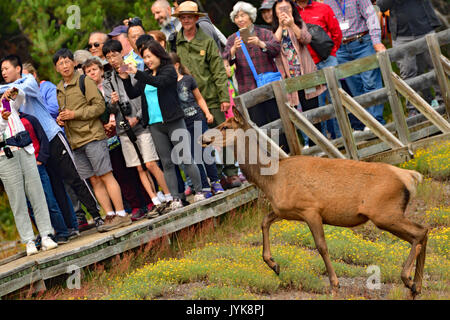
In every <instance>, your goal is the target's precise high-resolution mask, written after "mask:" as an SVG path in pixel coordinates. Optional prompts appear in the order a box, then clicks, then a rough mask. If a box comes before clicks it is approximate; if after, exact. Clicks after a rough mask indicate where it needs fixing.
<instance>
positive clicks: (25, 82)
mask: <svg viewBox="0 0 450 320" xmlns="http://www.w3.org/2000/svg"><path fill="white" fill-rule="evenodd" d="M13 87H16V88H18V89H20V90H22V91H23V92H24V93H25V99H26V100H25V103H24V104H23V105H22V106H21V107H20V109H19V111H20V112H24V113H28V114H31V115H32V116H34V117H36V118H37V119H38V120H39V122H40V124H41V126H42V127H43V128H44V131H45V134H46V135H47V138H48V141H52V139H53V138H54V137H55V136H56V135H57V134H58V132H63V130H62V129H61V127H60V126H58V124H57V123H56V121H55V119H53V118H52V116H51V115H50V112H49V111H48V110H47V108H46V106H45V103H44V101H43V100H42V97H41V92H40V91H39V86H38V84H37V82H36V79H35V78H34V77H33V76H32V75H31V74H23V75H22V78H20V79H18V80H16V81H14V82H12V83H8V84H4V85H0V94H3V93H4V92H5V91H6V90H8V89H9V88H13Z"/></svg>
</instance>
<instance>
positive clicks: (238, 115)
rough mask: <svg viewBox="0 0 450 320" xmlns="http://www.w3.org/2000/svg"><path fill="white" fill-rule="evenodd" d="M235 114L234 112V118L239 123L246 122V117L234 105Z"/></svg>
mask: <svg viewBox="0 0 450 320" xmlns="http://www.w3.org/2000/svg"><path fill="white" fill-rule="evenodd" d="M233 114H234V119H235V120H236V121H237V122H238V123H239V124H241V125H242V124H244V123H245V120H244V117H243V116H242V114H241V113H240V112H239V110H238V109H237V108H236V107H235V106H233Z"/></svg>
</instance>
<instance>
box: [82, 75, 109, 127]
mask: <svg viewBox="0 0 450 320" xmlns="http://www.w3.org/2000/svg"><path fill="white" fill-rule="evenodd" d="M85 81H86V75H85V74H82V75H81V76H80V90H81V93H82V94H83V96H86V84H85ZM98 92H99V93H100V96H102V97H103V94H102V93H101V92H100V90H98ZM110 113H111V110H109V107H108V104H107V103H105V112H103V114H102V115H101V116H100V120H101V121H102V122H103V123H104V124H107V123H108V122H109V115H110Z"/></svg>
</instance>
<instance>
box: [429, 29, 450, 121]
mask: <svg viewBox="0 0 450 320" xmlns="http://www.w3.org/2000/svg"><path fill="white" fill-rule="evenodd" d="M425 39H426V41H427V45H428V50H429V51H430V56H431V60H432V61H433V66H434V71H435V72H436V78H437V80H438V83H439V87H440V88H441V94H442V98H443V99H444V103H445V108H446V110H447V116H448V117H450V92H449V91H450V86H449V84H448V78H447V75H446V73H445V71H444V67H443V66H442V62H441V48H440V47H439V42H438V40H437V37H436V34H435V33H431V34H427V35H426V36H425Z"/></svg>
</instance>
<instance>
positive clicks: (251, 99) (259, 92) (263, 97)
mask: <svg viewBox="0 0 450 320" xmlns="http://www.w3.org/2000/svg"><path fill="white" fill-rule="evenodd" d="M238 97H241V99H242V101H243V102H244V103H245V105H246V106H247V108H252V107H254V106H256V105H257V104H259V103H261V102H264V101H267V100H270V99H273V98H275V95H274V93H273V90H272V86H271V84H270V83H268V84H266V85H264V86H262V87H259V88H256V89H253V90H252V91H249V92H246V93H243V94H241V95H239V96H238Z"/></svg>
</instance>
